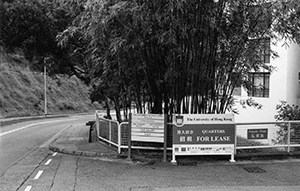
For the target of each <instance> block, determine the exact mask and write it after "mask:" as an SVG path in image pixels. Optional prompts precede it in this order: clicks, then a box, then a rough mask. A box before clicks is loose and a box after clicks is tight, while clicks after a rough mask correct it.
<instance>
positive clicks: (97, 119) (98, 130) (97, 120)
mask: <svg viewBox="0 0 300 191" xmlns="http://www.w3.org/2000/svg"><path fill="white" fill-rule="evenodd" d="M96 133H97V137H99V134H100V124H99V116H98V114H97V111H96ZM97 139H98V138H97Z"/></svg>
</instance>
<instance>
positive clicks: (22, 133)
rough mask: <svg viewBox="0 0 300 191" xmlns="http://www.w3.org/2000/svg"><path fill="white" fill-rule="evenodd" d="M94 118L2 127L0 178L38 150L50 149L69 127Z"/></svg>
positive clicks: (75, 117)
mask: <svg viewBox="0 0 300 191" xmlns="http://www.w3.org/2000/svg"><path fill="white" fill-rule="evenodd" d="M93 118H94V116H91V115H89V116H72V117H62V118H49V119H40V120H34V121H27V122H21V123H17V124H13V125H9V126H4V127H0V152H1V155H0V177H1V176H2V175H3V173H4V172H5V171H6V170H7V169H9V168H10V167H12V166H13V165H14V164H16V163H17V162H18V161H20V160H21V159H23V158H24V157H26V156H27V155H29V154H30V153H32V152H33V151H35V150H36V149H38V148H48V146H49V144H50V143H51V141H52V140H54V139H55V138H56V137H57V136H58V135H59V134H60V133H61V132H62V131H63V130H64V129H65V128H67V127H68V126H70V125H74V124H78V123H80V124H85V123H86V121H87V120H93ZM46 150H47V149H46Z"/></svg>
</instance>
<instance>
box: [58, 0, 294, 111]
mask: <svg viewBox="0 0 300 191" xmlns="http://www.w3.org/2000/svg"><path fill="white" fill-rule="evenodd" d="M298 10H300V9H299V3H298V2H297V1H295V0H293V1H272V2H270V1H267V0H251V1H248V0H247V1H246V0H242V1H235V0H227V1H225V0H219V1H217V2H215V1H208V0H202V1H199V0H192V1H188V2H186V1H170V0H154V1H153V0H151V1H149V0H135V1H120V0H102V1H96V0H90V1H88V2H87V3H86V4H85V10H84V11H83V13H82V14H81V15H79V16H78V17H77V19H76V22H73V26H71V27H69V28H68V29H67V30H65V31H64V32H63V33H61V34H60V36H59V38H58V39H59V40H60V43H61V44H64V45H65V47H68V46H69V44H71V42H72V40H71V39H73V38H74V36H75V34H78V36H77V37H76V39H78V40H81V41H84V43H83V44H81V45H80V46H76V45H75V46H74V48H73V49H72V50H73V51H71V52H72V53H75V52H76V51H75V50H77V49H78V48H82V49H83V50H84V51H83V52H84V57H85V60H84V61H83V63H82V65H81V66H80V67H83V66H85V65H88V66H89V67H88V68H89V69H91V70H90V71H88V74H89V76H91V83H92V84H93V85H94V87H95V89H94V91H98V89H100V88H101V89H102V91H104V92H106V94H105V95H104V94H103V95H104V96H106V97H107V98H108V99H110V100H112V101H113V102H114V104H115V108H116V110H117V113H119V112H120V108H121V106H123V107H124V106H125V107H126V106H128V105H131V102H135V103H136V105H137V106H138V108H139V111H140V112H145V108H146V106H148V110H149V112H152V113H163V112H164V113H169V114H172V113H225V112H226V111H228V110H229V111H235V110H234V107H233V103H234V101H233V96H232V93H233V90H234V88H235V87H237V86H241V85H242V86H244V87H245V88H247V89H249V88H251V83H250V80H249V79H248V73H249V72H251V71H260V70H267V71H272V67H270V66H269V65H266V64H265V63H264V62H263V61H262V59H261V56H262V50H264V48H265V47H264V43H262V41H264V40H266V39H267V38H271V39H272V41H274V42H276V40H278V41H279V40H280V39H284V40H297V39H299V38H298V36H299V35H298V34H299V32H298V31H299V14H298V12H297V11H298ZM292 26H293V27H292ZM271 55H272V57H276V56H278V55H277V53H276V52H273V51H271ZM246 103H248V102H246ZM249 103H251V101H250V102H249ZM252 105H256V104H252ZM143 108H144V110H143Z"/></svg>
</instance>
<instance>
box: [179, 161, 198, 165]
mask: <svg viewBox="0 0 300 191" xmlns="http://www.w3.org/2000/svg"><path fill="white" fill-rule="evenodd" d="M177 165H179V166H197V163H196V162H187V161H180V162H179V161H178V162H177Z"/></svg>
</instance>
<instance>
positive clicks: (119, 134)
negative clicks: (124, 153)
mask: <svg viewBox="0 0 300 191" xmlns="http://www.w3.org/2000/svg"><path fill="white" fill-rule="evenodd" d="M121 125H122V123H119V124H118V153H119V154H120V153H121Z"/></svg>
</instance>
